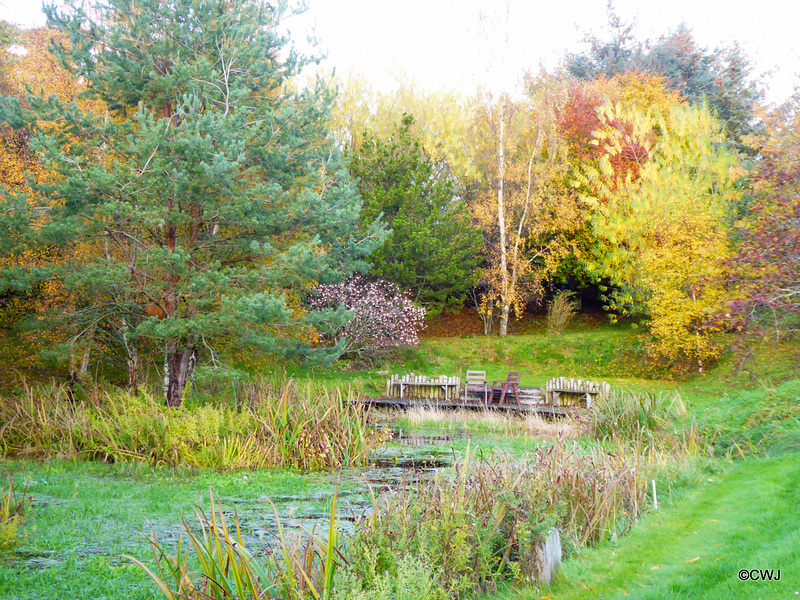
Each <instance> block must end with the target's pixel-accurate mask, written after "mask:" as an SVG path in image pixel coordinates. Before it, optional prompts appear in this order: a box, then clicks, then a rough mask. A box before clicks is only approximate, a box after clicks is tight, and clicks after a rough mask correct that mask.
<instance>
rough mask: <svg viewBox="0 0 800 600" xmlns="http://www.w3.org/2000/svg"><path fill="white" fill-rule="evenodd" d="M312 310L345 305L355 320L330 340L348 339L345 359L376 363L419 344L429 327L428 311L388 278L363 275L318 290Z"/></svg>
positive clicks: (337, 331) (322, 286)
mask: <svg viewBox="0 0 800 600" xmlns="http://www.w3.org/2000/svg"><path fill="white" fill-rule="evenodd" d="M310 303H311V307H312V308H314V309H317V310H321V309H326V308H329V309H335V308H337V307H339V306H340V305H342V304H343V305H344V307H345V308H347V309H348V310H351V311H353V315H352V318H351V319H350V320H349V321H348V322H347V323H346V324H345V325H343V326H342V327H340V328H338V329H336V330H334V331H332V332H330V333H328V334H327V336H326V337H328V338H330V339H329V341H332V342H341V341H342V340H344V344H345V346H344V347H345V350H344V356H349V357H351V358H359V359H362V360H365V361H367V362H374V361H376V360H378V359H380V358H383V357H386V356H387V355H389V354H391V353H392V352H394V351H395V350H397V349H399V348H402V347H405V346H417V345H419V331H420V330H421V329H423V328H424V327H425V323H424V319H425V309H424V308H421V307H418V306H414V304H413V303H412V302H411V296H410V294H409V293H408V292H404V291H403V290H401V289H400V288H399V287H398V286H397V284H395V283H392V282H390V281H386V280H384V279H378V280H368V279H366V278H364V277H362V276H360V275H356V276H354V277H351V278H350V279H348V280H347V281H345V282H343V283H340V284H328V285H320V286H317V287H316V288H314V294H313V295H312V296H311V298H310Z"/></svg>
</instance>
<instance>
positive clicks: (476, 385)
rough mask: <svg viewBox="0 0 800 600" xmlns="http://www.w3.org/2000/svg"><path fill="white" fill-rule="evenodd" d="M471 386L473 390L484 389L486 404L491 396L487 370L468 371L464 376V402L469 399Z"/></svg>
mask: <svg viewBox="0 0 800 600" xmlns="http://www.w3.org/2000/svg"><path fill="white" fill-rule="evenodd" d="M469 388H472V389H473V390H483V403H484V404H486V403H487V402H488V397H489V386H488V384H487V383H486V371H467V376H466V378H464V402H466V401H467V396H468V395H469Z"/></svg>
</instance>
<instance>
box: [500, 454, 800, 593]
mask: <svg viewBox="0 0 800 600" xmlns="http://www.w3.org/2000/svg"><path fill="white" fill-rule="evenodd" d="M740 569H747V570H748V571H749V570H750V569H773V570H775V573H774V575H775V576H777V570H778V569H780V581H741V580H740V579H739V575H738V574H739V570H740ZM512 595H513V597H523V598H548V597H549V598H550V599H552V600H557V599H558V600H566V599H569V598H602V599H603V600H611V599H613V598H641V599H645V598H647V599H669V598H693V599H714V600H717V599H725V598H731V599H734V598H735V599H741V598H747V599H749V600H767V599H773V598H775V599H788V598H799V597H800V453H795V454H788V455H783V456H777V457H773V458H764V459H758V460H748V461H743V462H739V463H736V464H734V465H731V466H730V468H728V469H727V470H726V471H725V472H724V473H722V474H721V475H720V476H719V477H713V478H711V480H710V481H708V482H706V483H705V484H704V485H702V486H701V487H699V488H697V489H694V490H692V491H690V492H689V493H687V494H686V496H684V497H683V498H682V499H681V500H680V501H676V502H675V503H674V504H673V505H671V506H663V505H662V507H661V508H660V510H659V511H658V512H653V513H651V514H650V515H649V516H648V517H646V518H645V520H644V521H643V522H642V523H641V525H640V526H638V527H637V528H636V529H635V530H634V531H633V532H632V533H631V534H630V535H628V536H627V537H625V538H623V539H622V540H621V541H620V542H619V543H618V544H615V545H613V546H609V545H606V546H604V547H602V548H598V549H594V550H591V551H588V552H585V553H584V554H583V555H582V557H581V558H579V559H576V560H572V561H570V562H568V563H567V564H565V565H564V569H563V571H562V574H561V575H560V576H559V578H558V580H557V582H556V583H555V584H554V585H553V586H552V587H550V588H541V589H540V590H538V592H536V591H535V590H532V589H529V590H525V591H522V592H520V591H519V590H518V591H516V592H513V593H512Z"/></svg>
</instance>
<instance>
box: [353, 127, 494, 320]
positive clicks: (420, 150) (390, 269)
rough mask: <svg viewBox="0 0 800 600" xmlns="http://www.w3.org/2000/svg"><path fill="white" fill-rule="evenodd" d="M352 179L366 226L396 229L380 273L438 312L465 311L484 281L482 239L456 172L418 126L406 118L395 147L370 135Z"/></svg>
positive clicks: (377, 264) (377, 261)
mask: <svg viewBox="0 0 800 600" xmlns="http://www.w3.org/2000/svg"><path fill="white" fill-rule="evenodd" d="M351 171H352V172H353V174H354V175H355V176H356V177H358V179H359V189H360V191H361V194H362V196H363V198H364V211H363V213H362V220H363V222H364V224H365V225H368V224H369V223H371V222H372V221H373V220H374V219H376V218H382V219H383V220H384V221H386V222H387V224H388V225H389V226H390V227H391V229H392V233H391V234H390V235H389V237H388V239H387V240H386V243H385V244H384V245H383V246H382V247H381V248H380V249H379V250H378V251H376V252H375V254H374V255H373V256H372V263H373V268H372V273H374V274H375V275H377V276H378V277H382V278H384V279H387V280H389V281H392V282H394V283H396V284H398V285H399V286H400V287H401V288H403V289H406V290H409V291H411V293H412V294H413V295H414V298H415V300H417V301H419V302H421V303H423V304H425V305H427V306H428V307H430V308H433V309H434V310H440V309H441V308H442V307H444V306H447V305H449V306H459V305H461V304H463V302H464V299H465V298H466V294H467V290H469V288H470V287H472V286H473V285H475V283H477V279H478V260H479V250H480V245H481V236H480V232H479V231H478V229H477V228H476V227H475V226H474V225H473V224H472V222H471V220H470V215H469V211H468V210H467V206H466V204H465V203H464V201H463V199H461V198H460V197H459V196H458V194H457V193H456V185H455V178H454V177H453V176H452V175H451V173H450V171H449V167H448V165H447V164H446V163H444V162H441V161H434V160H433V159H432V158H431V156H430V155H429V154H428V152H427V151H426V149H425V148H424V147H423V146H422V144H421V143H420V142H419V140H417V139H416V138H415V132H414V118H413V117H412V116H411V115H404V116H403V120H402V122H401V124H400V125H398V127H397V128H396V130H395V131H394V133H392V135H390V136H388V138H387V139H381V138H378V137H375V136H373V135H371V134H369V133H365V135H364V140H363V141H362V142H361V143H360V144H358V145H357V146H356V148H355V149H354V152H353V160H352V162H351Z"/></svg>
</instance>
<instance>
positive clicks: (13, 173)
mask: <svg viewBox="0 0 800 600" xmlns="http://www.w3.org/2000/svg"><path fill="white" fill-rule="evenodd" d="M51 40H58V41H59V43H62V44H63V43H65V41H66V40H65V39H64V36H63V34H60V33H59V32H57V31H54V30H52V29H48V28H45V27H39V28H35V29H27V30H15V29H14V30H10V32H9V36H8V37H7V39H6V40H5V43H6V44H7V45H6V46H5V47H4V52H3V56H2V70H0V76H1V77H2V85H0V87H2V90H3V92H2V94H3V95H4V96H13V97H14V98H16V99H17V100H18V101H19V102H20V103H21V105H22V106H25V107H28V104H27V97H26V89H31V90H34V91H35V92H37V93H38V94H40V95H42V96H50V95H54V96H55V97H56V98H57V99H58V100H59V101H60V102H65V103H69V102H76V103H77V104H78V106H80V107H81V109H82V110H91V109H99V110H104V107H103V106H102V105H101V104H97V103H94V104H93V103H91V102H89V101H86V100H83V99H81V97H80V94H81V92H82V90H83V86H82V85H81V83H80V82H79V81H78V79H77V78H76V77H74V76H73V75H72V74H70V73H69V72H68V71H66V70H65V69H63V68H62V67H61V66H60V65H59V64H58V60H57V59H56V57H55V56H54V55H53V54H52V53H51V52H50V51H49V45H50V43H51ZM42 126H43V127H47V128H54V127H57V125H56V124H55V123H52V122H51V123H46V124H45V123H43V124H42ZM30 136H31V131H30V130H29V129H27V128H19V129H14V128H12V127H10V126H9V125H8V124H7V123H3V124H2V125H0V182H2V185H3V187H4V188H5V193H6V194H11V195H17V196H18V197H19V198H20V201H21V202H29V203H30V206H31V208H32V209H33V210H34V211H37V212H38V213H39V217H38V218H37V219H36V222H39V223H41V222H42V219H43V218H44V217H43V215H44V214H45V213H46V212H47V210H48V209H49V208H50V207H49V205H48V204H47V202H44V199H43V198H40V197H36V196H34V195H32V193H31V192H32V187H31V185H37V184H38V185H42V184H44V183H45V182H47V181H48V180H49V179H51V178H52V177H53V175H54V174H53V173H52V172H50V171H49V170H47V169H46V168H45V167H44V165H43V164H42V162H41V161H40V159H39V156H38V155H37V153H36V152H34V151H33V150H32V149H31V147H30ZM18 233H20V232H15V231H13V230H12V231H8V232H7V235H4V236H2V237H3V240H2V242H0V245H2V246H3V248H2V249H0V272H2V271H5V272H6V273H7V274H11V273H13V275H12V276H11V277H4V276H2V274H0V293H2V294H3V295H4V296H5V302H4V313H5V315H4V316H5V317H6V318H7V319H8V320H9V322H11V323H13V324H14V325H15V327H16V329H17V331H18V332H19V333H20V334H21V335H22V336H23V339H25V341H26V344H25V346H26V347H27V348H28V349H29V350H30V351H31V354H32V355H35V354H36V353H37V352H47V353H49V354H50V355H51V356H52V355H56V356H59V357H61V355H62V354H63V353H64V352H65V353H66V354H67V355H68V357H69V362H70V369H71V370H79V371H81V372H84V371H86V369H87V365H88V360H89V352H90V350H91V349H94V348H97V347H98V346H102V343H100V344H98V343H97V342H98V340H97V339H95V338H96V336H95V335H94V333H95V331H96V325H97V324H96V323H93V324H89V323H86V322H85V321H84V322H83V323H76V322H75V319H72V322H71V323H67V322H65V321H64V320H63V319H59V318H55V319H54V318H53V317H54V316H57V315H61V314H64V313H73V315H75V314H77V313H78V312H79V310H80V306H79V305H80V303H81V300H80V298H79V296H78V295H76V294H74V293H71V292H69V291H67V290H66V289H65V287H64V284H63V281H61V280H59V279H57V278H54V277H52V271H53V267H54V266H55V265H64V264H65V263H66V262H76V261H80V260H82V257H83V256H85V255H86V254H87V253H88V252H89V251H90V246H91V244H92V241H91V240H85V241H82V242H79V243H77V244H75V245H74V246H73V247H72V248H70V249H68V250H67V249H65V248H58V247H56V246H54V245H48V246H44V247H42V246H40V245H37V244H35V243H32V240H30V239H26V238H25V236H24V235H22V236H21V235H17V234H18ZM12 245H13V246H14V250H13V252H6V250H8V248H9V247H10V246H12ZM81 320H82V321H83V319H81ZM62 351H63V352H62ZM32 359H33V356H31V357H30V358H29V360H32ZM79 361H80V365H79Z"/></svg>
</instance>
